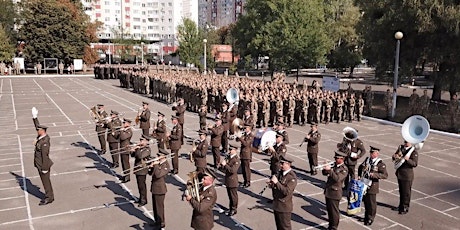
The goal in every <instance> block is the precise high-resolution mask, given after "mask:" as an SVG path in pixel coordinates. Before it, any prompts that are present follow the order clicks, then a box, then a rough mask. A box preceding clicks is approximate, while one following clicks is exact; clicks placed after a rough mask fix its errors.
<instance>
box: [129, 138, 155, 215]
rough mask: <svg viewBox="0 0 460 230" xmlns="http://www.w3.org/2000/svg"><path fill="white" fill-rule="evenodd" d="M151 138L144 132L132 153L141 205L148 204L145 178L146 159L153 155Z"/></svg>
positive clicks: (146, 171)
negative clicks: (150, 143)
mask: <svg viewBox="0 0 460 230" xmlns="http://www.w3.org/2000/svg"><path fill="white" fill-rule="evenodd" d="M149 140H150V137H149V136H147V135H144V134H142V136H141V138H140V140H139V143H138V144H137V146H136V147H135V148H134V152H133V153H132V154H131V155H132V156H133V157H134V168H135V169H136V171H137V172H135V173H134V174H135V175H136V181H137V188H138V189H139V200H138V203H139V204H138V206H139V207H142V206H144V205H146V204H147V185H146V184H145V180H146V177H147V173H148V166H147V165H145V161H146V160H148V159H149V158H150V156H151V150H150V147H149ZM139 169H140V170H139Z"/></svg>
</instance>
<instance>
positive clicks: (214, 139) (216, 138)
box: [211, 125, 224, 147]
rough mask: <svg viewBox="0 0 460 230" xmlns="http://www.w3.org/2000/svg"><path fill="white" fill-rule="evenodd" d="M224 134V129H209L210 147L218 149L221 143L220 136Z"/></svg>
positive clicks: (220, 127) (219, 127) (217, 127)
mask: <svg viewBox="0 0 460 230" xmlns="http://www.w3.org/2000/svg"><path fill="white" fill-rule="evenodd" d="M223 133H224V127H223V126H222V125H220V126H214V127H213V128H211V146H212V147H220V145H221V143H222V142H221V141H222V134H223Z"/></svg>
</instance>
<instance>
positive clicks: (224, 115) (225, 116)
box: [221, 111, 230, 131]
mask: <svg viewBox="0 0 460 230" xmlns="http://www.w3.org/2000/svg"><path fill="white" fill-rule="evenodd" d="M221 119H222V126H223V127H224V131H228V129H229V128H230V124H229V123H228V122H229V116H228V111H224V112H222V117H221Z"/></svg>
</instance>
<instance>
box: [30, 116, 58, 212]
mask: <svg viewBox="0 0 460 230" xmlns="http://www.w3.org/2000/svg"><path fill="white" fill-rule="evenodd" d="M37 116H38V110H37V109H36V108H35V107H33V108H32V120H33V122H34V125H35V130H37V138H36V139H35V141H34V144H35V150H34V166H35V168H37V170H38V175H40V179H41V181H42V184H43V187H44V189H45V197H44V199H42V200H41V201H40V203H39V204H38V205H47V204H50V203H53V201H54V192H53V186H52V185H51V179H50V171H51V166H52V165H53V161H52V160H51V159H50V147H51V146H50V145H51V144H50V136H48V134H46V129H48V127H46V126H44V125H40V122H39V121H38V118H37Z"/></svg>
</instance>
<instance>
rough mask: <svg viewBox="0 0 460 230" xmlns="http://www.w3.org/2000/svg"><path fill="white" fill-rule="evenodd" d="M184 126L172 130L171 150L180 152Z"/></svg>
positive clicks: (170, 137)
mask: <svg viewBox="0 0 460 230" xmlns="http://www.w3.org/2000/svg"><path fill="white" fill-rule="evenodd" d="M181 139H182V126H181V125H180V124H177V125H175V126H174V127H173V128H172V130H171V135H170V136H169V147H170V148H171V150H179V149H180V147H181V145H182V143H181Z"/></svg>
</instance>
